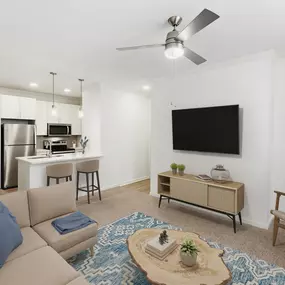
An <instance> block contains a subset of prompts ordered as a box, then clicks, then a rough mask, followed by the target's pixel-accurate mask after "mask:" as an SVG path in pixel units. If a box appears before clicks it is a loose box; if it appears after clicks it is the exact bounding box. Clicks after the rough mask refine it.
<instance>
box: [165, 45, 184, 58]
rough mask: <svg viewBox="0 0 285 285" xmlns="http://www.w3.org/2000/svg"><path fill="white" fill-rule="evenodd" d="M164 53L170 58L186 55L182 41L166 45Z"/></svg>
mask: <svg viewBox="0 0 285 285" xmlns="http://www.w3.org/2000/svg"><path fill="white" fill-rule="evenodd" d="M164 55H165V56H166V57H167V58H169V59H176V58H179V57H181V56H183V55H184V46H183V44H182V43H169V44H166V45H165V51H164Z"/></svg>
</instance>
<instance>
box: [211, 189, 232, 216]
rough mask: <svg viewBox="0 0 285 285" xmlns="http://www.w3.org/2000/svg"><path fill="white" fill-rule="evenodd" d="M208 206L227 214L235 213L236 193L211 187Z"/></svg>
mask: <svg viewBox="0 0 285 285" xmlns="http://www.w3.org/2000/svg"><path fill="white" fill-rule="evenodd" d="M208 206H209V207H211V208H214V209H217V210H221V211H224V212H227V213H235V212H236V211H235V191H234V190H231V189H225V188H219V187H214V186H209V199H208Z"/></svg>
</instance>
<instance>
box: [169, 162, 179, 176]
mask: <svg viewBox="0 0 285 285" xmlns="http://www.w3.org/2000/svg"><path fill="white" fill-rule="evenodd" d="M170 168H171V169H172V174H174V175H175V174H177V164H176V163H174V162H173V163H171V165H170Z"/></svg>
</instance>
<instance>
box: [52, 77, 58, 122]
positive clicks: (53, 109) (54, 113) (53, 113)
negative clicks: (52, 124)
mask: <svg viewBox="0 0 285 285" xmlns="http://www.w3.org/2000/svg"><path fill="white" fill-rule="evenodd" d="M50 74H51V75H52V107H51V115H52V116H53V117H56V116H57V110H56V107H55V105H54V76H55V75H57V74H56V73H55V72H50Z"/></svg>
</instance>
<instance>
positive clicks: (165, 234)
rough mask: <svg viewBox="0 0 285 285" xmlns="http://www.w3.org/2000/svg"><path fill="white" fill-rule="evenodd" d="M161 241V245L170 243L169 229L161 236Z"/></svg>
mask: <svg viewBox="0 0 285 285" xmlns="http://www.w3.org/2000/svg"><path fill="white" fill-rule="evenodd" d="M159 243H160V244H161V245H164V244H165V243H168V235H167V231H166V230H164V231H163V232H162V233H161V234H160V236H159Z"/></svg>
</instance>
